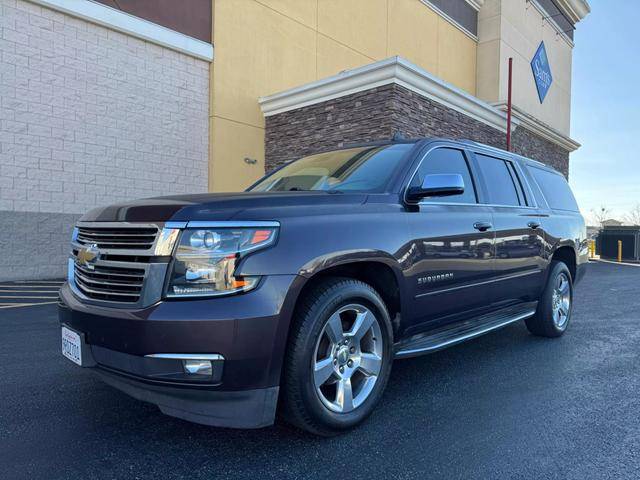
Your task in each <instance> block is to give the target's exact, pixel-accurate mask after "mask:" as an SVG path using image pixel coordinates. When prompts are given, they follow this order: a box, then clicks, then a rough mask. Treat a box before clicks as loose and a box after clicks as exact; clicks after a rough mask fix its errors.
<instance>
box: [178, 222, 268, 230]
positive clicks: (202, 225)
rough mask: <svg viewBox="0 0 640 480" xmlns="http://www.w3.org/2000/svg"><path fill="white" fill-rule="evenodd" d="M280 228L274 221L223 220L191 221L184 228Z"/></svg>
mask: <svg viewBox="0 0 640 480" xmlns="http://www.w3.org/2000/svg"><path fill="white" fill-rule="evenodd" d="M279 226H280V222H274V221H262V220H258V221H254V220H240V221H234V220H223V221H212V222H210V221H206V220H204V221H201V220H192V221H190V222H188V223H187V227H186V228H256V227H257V228H260V227H265V228H277V227H279Z"/></svg>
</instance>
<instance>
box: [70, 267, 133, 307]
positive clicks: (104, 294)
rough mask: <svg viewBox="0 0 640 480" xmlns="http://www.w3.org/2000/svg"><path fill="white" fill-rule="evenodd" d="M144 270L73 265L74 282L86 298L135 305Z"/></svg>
mask: <svg viewBox="0 0 640 480" xmlns="http://www.w3.org/2000/svg"><path fill="white" fill-rule="evenodd" d="M144 277H145V270H144V269H141V268H122V267H107V266H103V265H95V266H94V267H93V268H92V269H91V268H87V267H84V266H81V265H78V263H75V268H74V280H75V284H76V286H77V287H78V289H79V290H80V291H81V292H82V293H83V294H84V295H85V296H87V297H88V298H93V299H95V300H106V301H112V302H131V303H135V302H137V301H138V300H139V299H140V295H141V293H142V286H143V284H144Z"/></svg>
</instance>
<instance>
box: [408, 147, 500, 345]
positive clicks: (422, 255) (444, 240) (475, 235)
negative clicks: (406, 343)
mask: <svg viewBox="0 0 640 480" xmlns="http://www.w3.org/2000/svg"><path fill="white" fill-rule="evenodd" d="M443 173H451V174H459V175H461V176H462V178H463V180H464V185H465V189H464V192H463V193H462V194H459V195H454V196H448V197H429V198H425V199H424V200H423V201H421V202H420V204H419V205H418V208H419V211H417V212H415V214H412V215H409V222H410V231H411V233H412V235H411V236H412V239H413V240H412V245H411V249H412V250H413V252H412V258H413V262H412V267H411V269H410V271H409V275H408V277H409V278H408V279H409V282H410V285H411V286H412V288H411V291H412V296H413V304H414V309H413V311H412V312H411V314H412V315H411V316H412V320H413V321H412V322H411V325H409V328H408V329H407V332H406V333H407V334H413V333H418V332H419V331H421V330H423V329H426V328H430V327H433V326H435V324H441V323H442V324H444V323H447V322H451V321H455V320H457V319H459V318H461V317H463V316H465V315H468V314H469V313H470V312H471V311H473V310H475V309H480V308H483V307H486V306H487V303H488V302H487V299H488V297H489V291H490V286H489V285H488V284H487V283H486V281H487V280H488V279H490V278H491V277H492V275H493V271H492V266H493V249H494V232H493V229H492V223H493V218H492V213H491V208H490V207H487V206H483V205H480V204H479V202H478V194H477V189H476V184H475V182H474V180H473V176H472V170H471V168H470V163H469V161H468V159H467V158H466V155H465V152H464V151H462V150H458V149H454V148H444V147H440V148H437V149H435V150H432V151H430V152H429V153H428V154H427V155H426V156H425V158H424V159H423V160H422V163H421V164H420V167H419V168H418V171H417V172H416V175H415V176H414V177H413V179H412V181H411V186H417V185H421V184H422V181H423V180H424V177H425V176H426V175H431V174H443Z"/></svg>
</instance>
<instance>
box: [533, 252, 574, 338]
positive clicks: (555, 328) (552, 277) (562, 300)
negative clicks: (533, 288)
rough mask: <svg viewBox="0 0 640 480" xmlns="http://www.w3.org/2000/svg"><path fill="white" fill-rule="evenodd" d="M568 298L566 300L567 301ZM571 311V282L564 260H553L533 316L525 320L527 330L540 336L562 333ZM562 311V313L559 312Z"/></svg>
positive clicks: (567, 324)
mask: <svg viewBox="0 0 640 480" xmlns="http://www.w3.org/2000/svg"><path fill="white" fill-rule="evenodd" d="M567 300H568V302H567ZM572 311H573V282H572V280H571V272H569V269H568V268H567V265H566V264H565V263H564V262H560V261H557V260H553V261H552V262H551V265H550V267H549V278H548V279H547V285H546V286H545V288H544V291H543V292H542V296H541V297H540V300H539V302H538V308H537V310H536V313H535V315H534V316H533V317H531V318H528V319H527V320H526V321H525V322H526V324H527V328H528V329H529V331H530V332H531V333H532V334H534V335H538V336H541V337H549V338H555V337H560V336H561V335H563V334H564V332H565V331H566V330H567V327H568V326H569V322H570V321H571V312H572ZM562 312H564V315H561V313H562Z"/></svg>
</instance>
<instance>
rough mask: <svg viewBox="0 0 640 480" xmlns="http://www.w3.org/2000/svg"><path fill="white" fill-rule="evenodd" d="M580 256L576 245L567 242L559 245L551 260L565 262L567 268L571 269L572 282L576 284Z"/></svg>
mask: <svg viewBox="0 0 640 480" xmlns="http://www.w3.org/2000/svg"><path fill="white" fill-rule="evenodd" d="M577 259H578V255H577V252H576V248H575V245H573V244H572V243H569V242H566V243H563V244H560V245H558V246H557V247H556V248H555V249H554V250H553V253H552V255H551V260H552V261H553V260H558V261H561V262H563V263H564V264H565V265H566V266H567V268H568V269H569V273H571V280H572V281H574V282H575V280H576V274H577V268H578V260H577Z"/></svg>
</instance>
